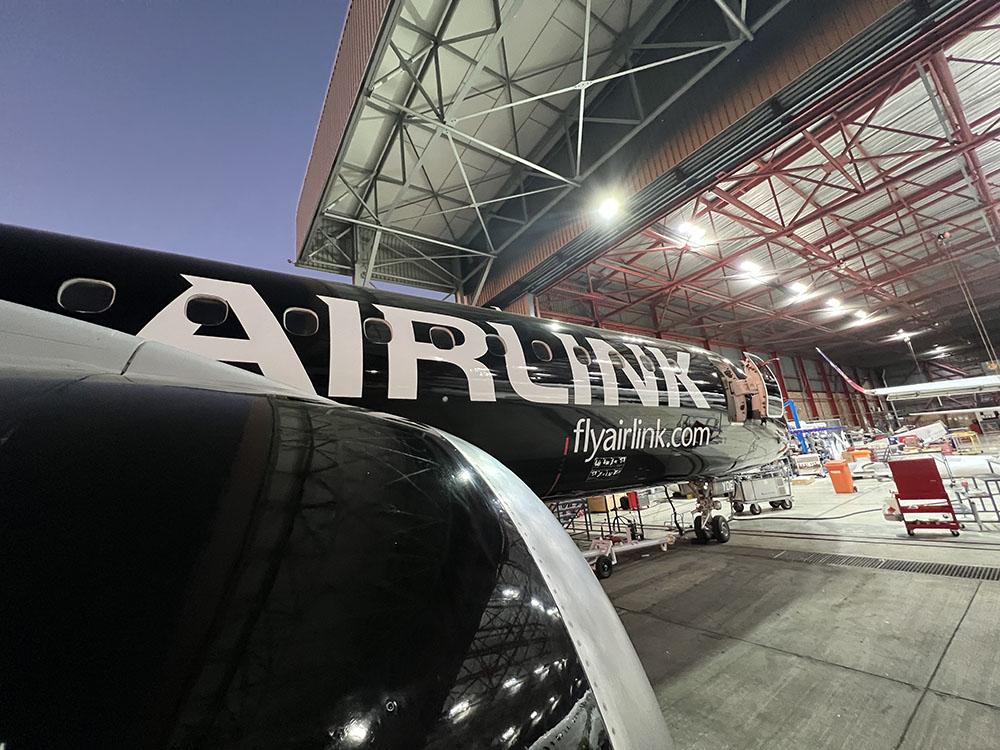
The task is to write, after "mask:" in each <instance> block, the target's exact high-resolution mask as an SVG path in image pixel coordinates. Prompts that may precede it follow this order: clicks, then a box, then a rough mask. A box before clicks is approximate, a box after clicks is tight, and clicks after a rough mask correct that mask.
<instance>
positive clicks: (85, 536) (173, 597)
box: [0, 255, 672, 750]
mask: <svg viewBox="0 0 1000 750" xmlns="http://www.w3.org/2000/svg"><path fill="white" fill-rule="evenodd" d="M7 260H9V256H7V255H4V256H3V260H2V261H0V262H4V263H6V261H7ZM39 260H41V258H39ZM91 260H92V261H93V260H95V259H91ZM95 268H96V267H95ZM43 275H44V274H43ZM114 278H115V280H116V283H117V284H119V286H118V288H119V289H120V290H121V299H119V300H118V302H120V303H122V304H128V301H129V296H130V295H129V293H128V292H127V291H126V289H127V287H126V285H124V284H122V280H121V279H120V278H119V277H117V276H115V277H114ZM19 279H20V281H22V282H24V281H26V279H25V277H24V276H19ZM28 283H30V282H28ZM44 288H45V287H44V286H42V287H41V289H43V290H44ZM67 294H68V292H67ZM77 301H78V302H79V301H80V300H79V298H77ZM248 321H249V318H244V319H243V322H244V323H245V324H246V323H248ZM0 353H2V356H0V487H2V488H3V491H2V492H0V548H2V550H3V564H2V565H0V590H2V591H3V601H4V616H3V617H2V618H0V664H2V665H3V668H2V676H0V682H2V686H3V698H2V700H0V748H3V747H6V748H10V750H16V748H22V747H25V748H27V747H47V748H56V749H59V750H61V749H62V748H81V747H102V748H117V747H129V748H165V747H171V748H223V747H225V748H235V747H239V748H265V747H268V748H270V747H283V748H287V747H296V748H317V749H319V748H323V750H358V749H359V748H372V749H374V748H407V749H409V748H433V749H435V750H444V749H445V748H454V747H463V748H464V747H469V748H471V747H493V748H504V749H508V748H530V749H532V750H546V749H547V750H576V749H577V748H581V747H588V748H595V749H598V748H599V749H601V750H607V749H608V748H612V747H614V748H619V749H620V750H621V749H627V748H658V749H660V748H662V749H666V750H669V748H671V747H672V744H671V740H670V736H669V733H668V731H667V728H666V725H665V723H664V720H663V715H662V712H661V710H660V708H659V705H658V704H657V701H656V697H655V695H654V694H653V691H652V689H651V688H650V685H649V682H648V680H647V679H646V677H645V673H644V671H643V668H642V665H641V663H640V662H639V659H638V657H637V656H636V653H635V650H634V648H633V647H632V644H631V642H630V641H629V639H628V635H627V634H626V632H625V630H624V628H623V627H622V624H621V621H620V620H619V619H618V616H617V614H616V612H615V610H614V607H613V606H612V605H611V603H610V601H609V600H608V598H607V597H606V596H605V595H604V593H603V591H602V590H601V588H600V584H599V583H598V580H597V578H596V577H594V575H593V573H592V572H591V570H590V568H589V567H588V565H587V564H586V563H585V562H584V560H583V557H582V556H581V555H580V553H579V550H577V549H576V547H575V545H574V544H573V542H572V541H571V540H570V538H569V536H568V535H567V534H566V533H565V532H564V531H563V530H562V528H561V526H560V525H559V523H558V522H557V521H556V519H555V517H554V516H553V515H552V514H551V513H550V512H549V511H548V509H547V508H546V507H545V506H544V505H543V504H542V503H541V502H540V501H539V499H538V498H537V497H536V496H535V495H534V494H533V493H532V492H531V490H530V489H529V488H528V487H527V486H526V485H525V484H524V483H523V482H521V480H519V479H518V478H517V477H516V476H515V475H514V474H513V473H511V471H510V470H509V469H507V468H505V467H504V466H503V465H502V464H500V463H499V462H498V461H497V460H496V459H495V458H493V457H491V456H489V455H488V454H487V453H485V452H484V451H483V450H482V449H480V448H477V447H475V446H473V445H471V444H470V443H469V442H466V441H464V440H462V439H460V438H458V437H455V436H452V435H449V434H447V433H445V432H444V431H441V430H438V429H435V428H433V427H428V426H425V425H420V424H417V423H415V422H413V421H411V420H408V419H405V418H402V417H398V416H392V415H388V414H380V413H377V412H372V411H368V410H365V409H361V408H357V407H351V406H343V405H339V404H336V403H334V402H332V401H330V400H328V399H326V398H324V397H321V396H319V395H317V394H315V393H313V392H311V391H307V390H299V389H297V388H295V387H293V386H290V385H287V384H285V383H279V382H276V381H273V380H269V379H266V378H264V377H263V376H260V375H256V374H252V373H248V372H245V371H242V370H240V369H237V368H234V367H230V366H228V365H223V364H219V363H218V362H215V361H213V360H210V359H208V358H205V357H203V356H200V355H197V354H192V353H190V352H185V351H181V350H179V349H176V348H174V347H172V346H169V345H166V344H162V343H159V342H156V341H152V340H149V339H143V338H139V337H137V336H134V335H130V334H127V333H122V332H119V331H114V330H111V329H109V328H106V327H99V326H97V325H94V324H92V323H88V322H84V321H82V320H74V319H72V318H71V317H68V316H63V315H57V314H55V313H51V312H46V311H41V310H37V309H33V308H30V307H25V306H23V305H19V304H15V303H11V302H0Z"/></svg>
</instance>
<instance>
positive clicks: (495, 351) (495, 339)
mask: <svg viewBox="0 0 1000 750" xmlns="http://www.w3.org/2000/svg"><path fill="white" fill-rule="evenodd" d="M486 351H488V352H489V353H490V354H492V355H493V356H494V357H502V356H504V355H505V354H506V353H507V345H506V344H505V343H504V342H503V339H502V338H500V337H499V336H497V335H496V334H495V333H487V334H486Z"/></svg>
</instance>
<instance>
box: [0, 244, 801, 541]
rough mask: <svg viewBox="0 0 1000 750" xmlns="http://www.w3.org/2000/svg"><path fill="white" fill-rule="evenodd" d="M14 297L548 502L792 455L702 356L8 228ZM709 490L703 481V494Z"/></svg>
mask: <svg viewBox="0 0 1000 750" xmlns="http://www.w3.org/2000/svg"><path fill="white" fill-rule="evenodd" d="M0 263H2V268H3V273H2V274H0V299H2V300H7V301H10V302H14V303H18V304H22V305H26V306H30V307H33V308H37V309H39V310H45V311H48V312H51V313H56V314H59V315H63V316H67V317H70V318H75V319H78V320H85V321H88V322H91V323H94V324H96V325H99V326H105V327H108V328H112V329H115V330H117V331H120V332H123V333H126V334H130V335H135V336H137V337H139V338H140V339H143V340H148V341H153V342H160V343H163V344H168V345H171V346H174V347H177V348H179V349H183V350H187V351H190V352H193V353H195V354H199V355H202V356H205V357H208V358H210V359H214V360H217V361H220V362H226V363H229V364H232V365H235V366H237V367H241V368H244V369H247V370H250V371H252V372H255V373H257V374H260V375H263V376H266V377H268V378H270V379H272V380H275V381H278V382H281V383H284V384H285V385H287V386H290V387H292V388H295V389H297V390H299V391H301V392H304V393H309V394H317V395H321V396H323V397H327V398H329V399H332V400H334V401H336V402H338V403H341V404H346V405H352V406H360V407H364V408H367V409H372V410H375V411H379V412H385V413H389V414H394V415H396V416H399V417H404V418H407V419H410V420H412V421H414V422H416V423H420V424H425V425H429V426H431V427H434V428H437V429H441V430H444V431H446V432H448V433H450V434H452V435H456V436H457V437H459V438H461V439H463V440H466V441H468V442H470V443H472V444H474V445H476V446H477V447H479V448H481V449H482V450H484V451H486V452H487V453H488V454H490V455H492V456H493V457H495V458H496V459H497V460H498V461H500V462H501V463H502V464H503V465H505V466H506V467H508V468H509V469H510V470H511V471H513V472H514V474H516V475H517V476H518V477H520V478H521V479H522V480H523V481H524V482H525V483H526V484H527V485H528V486H529V487H530V488H531V489H532V491H534V492H535V493H536V494H537V495H539V496H540V497H542V498H558V497H580V496H582V495H594V494H605V493H607V492H612V491H618V490H624V489H628V488H632V487H639V486H650V485H655V484H664V483H668V482H674V481H682V480H684V481H686V480H696V481H694V482H693V485H694V486H695V487H696V488H697V492H698V499H697V500H698V505H697V507H698V514H697V517H696V518H695V532H696V536H697V538H698V539H699V540H700V541H706V540H707V539H708V537H709V536H713V535H714V536H715V537H716V538H717V539H718V540H719V541H725V540H726V539H728V524H727V522H726V519H725V518H724V517H723V516H721V515H713V513H712V510H713V508H714V507H715V504H716V503H717V501H713V499H712V497H711V484H710V482H709V481H707V480H709V479H711V478H725V477H733V476H738V475H741V474H747V473H752V472H754V471H757V470H759V469H760V467H762V466H766V465H769V464H772V463H774V462H776V461H778V460H781V459H782V458H783V457H784V456H785V454H786V452H787V445H788V440H787V425H786V424H785V421H784V416H783V411H782V403H783V398H782V394H781V391H780V388H779V387H778V382H777V380H776V378H775V377H774V375H773V373H772V372H771V371H770V369H769V368H768V367H767V365H766V364H765V363H764V362H763V361H762V360H756V361H754V360H753V359H752V358H750V357H748V358H746V359H744V360H743V362H741V363H734V362H731V361H730V360H728V359H726V358H724V357H722V356H721V355H720V354H718V353H715V352H711V351H708V350H705V349H701V348H698V347H695V346H691V345H688V344H683V343H677V342H672V341H666V340H660V339H652V338H646V337H641V336H635V335H631V334H627V333H621V332H616V331H611V330H606V329H598V328H590V327H585V326H579V325H573V324H569V323H562V322H557V321H552V320H544V319H539V318H532V317H525V316H519V315H513V314H509V313H504V312H500V311H497V310H493V309H485V308H479V307H468V306H463V305H457V304H451V303H446V302H437V301H432V300H426V299H420V298H415V297H411V296H406V295H399V294H393V293H389V292H384V291H379V290H375V289H371V288H362V287H357V286H351V285H346V284H339V283H333V282H326V281H321V280H318V279H312V278H302V277H297V276H292V275H288V274H279V273H273V272H268V271H262V270H255V269H250V268H245V267H241V266H237V265H231V264H226V263H219V262H214V261H207V260H199V259H194V258H189V257H184V256H179V255H171V254H166V253H161V252H154V251H150V250H141V249H137V248H133V247H125V246H121V245H114V244H110V243H105V242H99V241H95V240H89V239H81V238H74V237H68V236H65V235H57V234H51V233H47V232H40V231H36V230H30V229H24V228H18V227H12V226H2V225H0ZM702 480H705V481H702Z"/></svg>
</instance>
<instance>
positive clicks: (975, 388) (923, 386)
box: [816, 347, 1000, 401]
mask: <svg viewBox="0 0 1000 750" xmlns="http://www.w3.org/2000/svg"><path fill="white" fill-rule="evenodd" d="M816 351H817V352H819V354H820V356H821V357H823V359H825V360H826V361H827V362H828V363H829V365H830V367H832V368H833V369H834V370H836V371H837V374H838V375H840V377H842V378H843V379H844V380H845V381H847V384H848V385H849V386H851V388H853V389H854V390H856V391H858V392H859V393H863V394H865V395H866V396H878V397H882V398H884V399H886V400H888V401H912V400H914V399H920V398H933V397H936V396H942V397H943V396H968V395H971V394H974V393H995V392H1000V375H979V376H977V377H973V378H956V379H954V380H935V381H933V382H930V383H911V384H908V385H893V386H889V387H887V388H864V387H862V386H860V385H858V384H857V383H855V382H854V381H853V380H851V379H850V378H849V377H847V375H846V374H845V373H844V371H843V370H841V369H840V368H839V367H838V366H837V365H836V364H835V363H834V362H833V360H831V359H830V358H829V357H828V356H826V354H824V353H823V350H822V349H820V348H819V347H816Z"/></svg>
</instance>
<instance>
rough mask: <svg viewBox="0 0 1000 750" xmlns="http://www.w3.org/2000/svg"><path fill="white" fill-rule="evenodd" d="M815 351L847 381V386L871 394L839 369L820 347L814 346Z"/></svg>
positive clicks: (867, 394)
mask: <svg viewBox="0 0 1000 750" xmlns="http://www.w3.org/2000/svg"><path fill="white" fill-rule="evenodd" d="M816 351H818V352H819V356H821V357H822V358H823V359H825V360H826V361H827V363H828V364H829V365H830V367H832V368H833V369H834V370H836V372H837V374H838V375H840V377H842V378H843V379H844V380H845V381H847V384H848V385H849V386H851V388H853V389H854V390H856V391H857V392H858V393H863V394H865V395H866V396H870V395H871V394H870V393H869V392H868V391H867V390H866V389H865V388H864V387H863V386H860V385H858V384H857V383H855V382H854V381H853V380H851V379H850V378H849V377H847V373H845V372H844V371H843V370H841V369H840V368H839V367H838V366H837V365H836V363H835V362H834V361H833V360H832V359H830V358H829V357H828V356H826V354H824V353H823V350H822V349H820V348H819V347H818V346H817V347H816Z"/></svg>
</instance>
